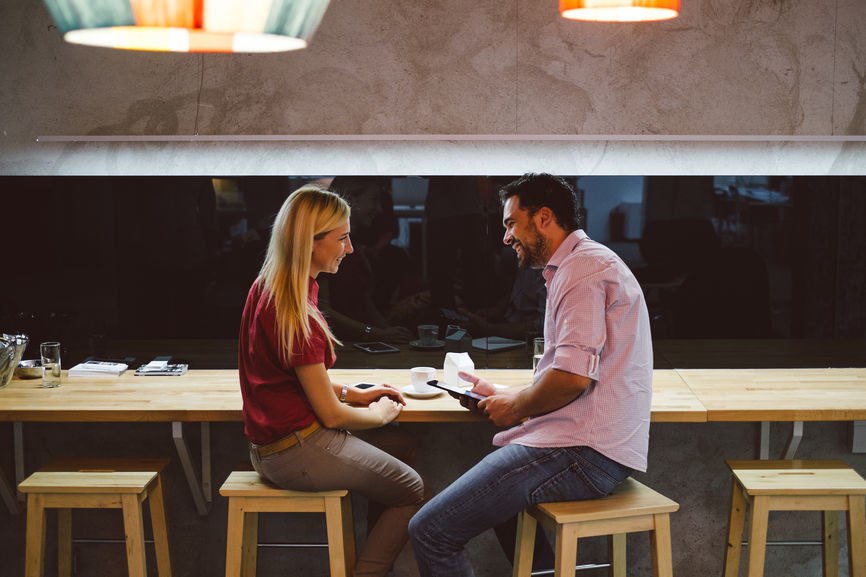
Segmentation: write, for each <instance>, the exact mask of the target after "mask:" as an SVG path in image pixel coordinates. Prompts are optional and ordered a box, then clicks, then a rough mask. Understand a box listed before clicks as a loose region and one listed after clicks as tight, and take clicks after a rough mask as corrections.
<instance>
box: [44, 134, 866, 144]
mask: <svg viewBox="0 0 866 577" xmlns="http://www.w3.org/2000/svg"><path fill="white" fill-rule="evenodd" d="M389 141H420V142H424V141H427V142H445V141H468V142H472V141H494V142H495V141H502V142H507V141H541V142H544V141H548V142H605V141H611V142H804V143H810V142H866V135H861V134H855V135H777V134H770V135H751V134H738V135H737V134H666V135H647V134H207V135H174V134H172V135H159V134H153V135H140V134H132V135H106V136H95V135H68V136H67V135H46V136H37V137H36V142H389Z"/></svg>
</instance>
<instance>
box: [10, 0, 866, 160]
mask: <svg viewBox="0 0 866 577" xmlns="http://www.w3.org/2000/svg"><path fill="white" fill-rule="evenodd" d="M0 32H2V33H0V54H3V58H2V59H0V79H2V80H0V82H2V89H0V173H5V174H56V173H60V174H82V173H88V174H164V173H173V174H191V173H198V174H214V173H222V174H227V173H232V174H262V173H269V174H313V173H325V174H351V173H355V174H370V173H396V174H423V173H428V174H449V173H451V174H457V173H466V174H485V173H486V174H492V173H497V172H499V173H507V174H513V173H515V172H519V171H522V170H530V169H532V170H539V169H545V170H553V171H557V172H565V173H571V174H856V173H862V171H863V165H864V164H866V162H864V158H866V152H864V148H866V145H864V143H863V142H862V140H863V139H862V138H859V140H858V137H863V135H866V59H864V50H866V40H864V39H866V4H864V3H863V2H860V1H859V0H818V1H815V0H687V1H685V2H684V3H683V10H682V14H681V16H680V17H679V18H677V19H675V20H673V21H668V22H662V23H646V24H599V23H577V22H572V21H566V20H563V19H561V18H560V17H559V16H558V14H557V12H556V5H555V2H553V1H552V0H550V1H546V2H519V1H518V0H512V1H511V2H501V1H498V0H481V1H479V2H469V1H466V0H438V1H436V2H423V3H409V4H405V3H395V2H392V1H385V0H370V1H362V0H334V1H333V2H332V4H331V6H330V8H329V9H328V12H327V14H326V15H325V18H324V20H323V22H322V25H321V27H320V28H319V31H318V33H317V34H316V36H315V37H314V39H313V41H312V44H311V46H310V47H309V48H308V49H306V50H302V51H298V52H290V53H280V54H271V55H214V54H208V55H195V54H148V53H135V52H123V51H112V50H107V49H99V48H91V47H82V46H75V45H70V44H66V43H64V42H63V40H62V39H61V37H60V35H59V33H58V32H57V30H56V28H55V27H54V26H53V24H52V23H51V21H50V18H49V17H48V14H47V12H46V10H45V9H44V7H43V6H42V4H41V3H40V2H37V1H35V0H4V1H3V3H2V5H0ZM45 135H63V136H70V135H84V136H91V137H92V136H112V135H113V136H117V135H133V136H141V135H157V136H163V137H165V136H170V137H177V136H183V137H191V138H193V141H191V142H183V143H177V142H150V143H130V142H125V143H116V142H112V143H97V144H94V143H76V144H50V143H45V142H40V143H38V144H37V143H35V138H36V137H37V136H45ZM196 135H198V137H202V136H213V135H228V136H229V137H239V136H240V137H243V136H250V135H317V136H319V137H322V138H324V140H323V141H322V140H317V141H312V142H311V141H309V140H302V141H300V142H298V141H288V142H287V141H276V142H274V141H266V142H241V143H238V142H232V141H228V142H226V141H225V138H223V137H222V136H220V138H218V140H221V141H222V142H217V143H213V142H201V141H196V140H195V138H196ZM335 135H347V136H348V137H350V138H352V137H359V136H360V137H363V138H369V137H371V136H375V135H386V136H385V137H384V138H379V139H374V140H361V141H351V140H349V141H347V140H346V138H344V137H341V136H335ZM388 135H420V139H413V140H411V141H409V142H406V141H403V140H398V139H395V138H393V137H391V136H388ZM442 135H453V136H454V138H447V137H446V139H447V140H446V141H445V142H439V141H436V140H433V141H431V140H429V138H431V137H432V138H436V137H437V136H440V137H441V136H442ZM479 135H492V138H493V139H492V140H489V139H486V138H480V139H479V138H478V136H479ZM563 135H571V136H573V135H577V136H579V137H581V138H586V139H588V140H577V141H575V140H566V141H564V142H562V141H557V140H553V141H551V140H549V139H550V138H551V137H560V136H563ZM611 135H612V136H613V137H614V138H611V137H610V136H611ZM671 135H686V136H700V135H734V136H738V137H743V136H745V137H753V136H765V135H769V136H770V140H766V139H761V140H760V141H759V142H749V141H744V140H743V139H742V138H735V139H734V140H733V141H721V142H719V141H714V140H710V141H707V140H706V139H700V138H699V139H698V141H697V142H693V141H681V140H674V141H671V140H670V137H671ZM635 136H637V137H640V138H643V139H647V140H641V141H639V142H633V141H631V140H629V141H625V142H623V141H621V140H618V139H617V138H616V137H619V138H621V137H628V138H631V137H635ZM779 137H796V138H804V139H805V141H800V140H797V141H796V142H793V143H792V142H785V141H782V142H779V141H776V140H772V139H773V138H779ZM824 137H833V138H834V139H836V140H834V141H832V142H831V143H826V142H822V141H821V140H820V138H824ZM457 138H465V139H468V140H457ZM127 140H128V139H127Z"/></svg>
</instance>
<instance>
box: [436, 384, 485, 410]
mask: <svg viewBox="0 0 866 577" xmlns="http://www.w3.org/2000/svg"><path fill="white" fill-rule="evenodd" d="M427 384H428V385H430V386H431V387H436V388H437V389H442V390H443V391H446V392H448V393H450V394H451V395H457V396H458V397H460V398H463V399H466V400H468V401H469V402H470V403H473V404H476V405H477V404H478V401H481V400H483V399H486V398H487V397H485V396H484V395H479V394H478V393H473V392H472V391H469V390H466V391H464V390H463V389H461V388H460V387H455V386H454V385H452V384H450V383H446V382H443V381H437V380H433V381H427Z"/></svg>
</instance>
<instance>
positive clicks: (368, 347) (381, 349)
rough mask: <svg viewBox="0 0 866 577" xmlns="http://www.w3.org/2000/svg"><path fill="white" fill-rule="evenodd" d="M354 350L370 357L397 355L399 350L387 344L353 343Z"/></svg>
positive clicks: (377, 342)
mask: <svg viewBox="0 0 866 577" xmlns="http://www.w3.org/2000/svg"><path fill="white" fill-rule="evenodd" d="M354 346H355V348H356V349H360V350H362V351H364V352H365V353H370V354H371V355H381V354H382V353H399V352H400V349H398V348H397V347H395V346H393V345H389V344H388V343H383V342H379V341H374V342H372V343H355V345H354Z"/></svg>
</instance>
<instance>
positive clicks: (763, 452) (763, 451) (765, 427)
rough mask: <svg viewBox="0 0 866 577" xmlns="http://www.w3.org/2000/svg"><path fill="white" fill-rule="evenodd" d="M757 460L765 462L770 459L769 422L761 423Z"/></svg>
mask: <svg viewBox="0 0 866 577" xmlns="http://www.w3.org/2000/svg"><path fill="white" fill-rule="evenodd" d="M758 458H759V459H761V460H766V459H769V458H770V422H769V421H761V440H760V443H759V447H758Z"/></svg>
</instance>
